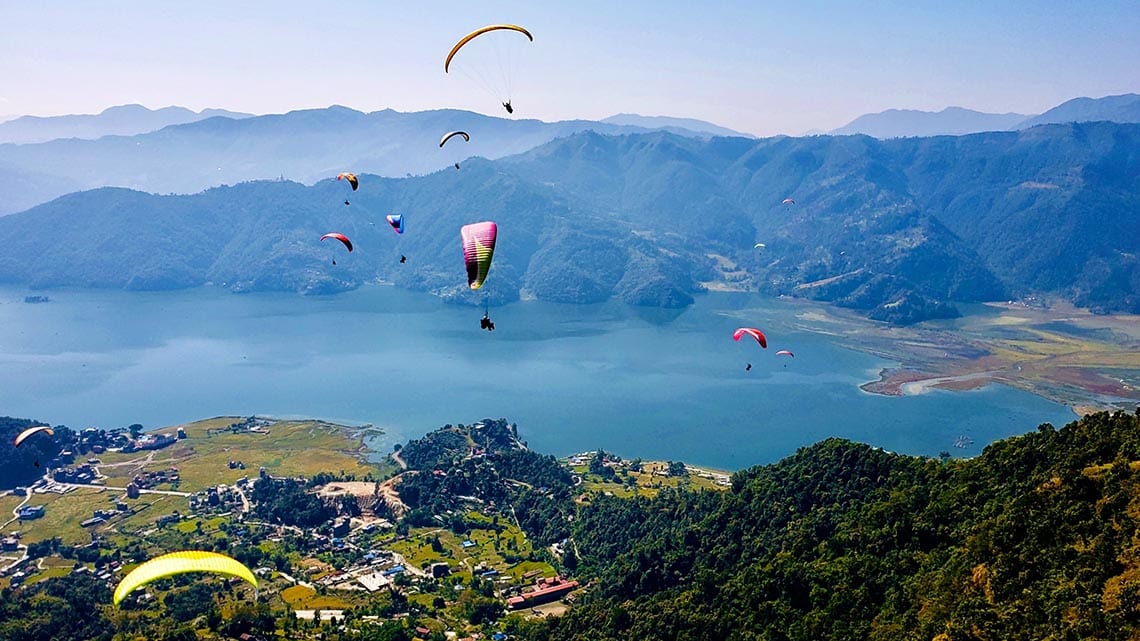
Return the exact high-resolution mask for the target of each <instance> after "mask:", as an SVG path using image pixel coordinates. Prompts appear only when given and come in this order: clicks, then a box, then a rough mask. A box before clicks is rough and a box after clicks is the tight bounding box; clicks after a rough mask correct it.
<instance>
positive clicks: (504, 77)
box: [443, 24, 534, 114]
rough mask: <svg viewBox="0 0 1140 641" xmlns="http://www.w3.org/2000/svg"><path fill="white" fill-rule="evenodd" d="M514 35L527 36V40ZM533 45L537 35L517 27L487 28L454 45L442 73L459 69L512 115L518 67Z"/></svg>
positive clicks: (474, 32) (507, 25)
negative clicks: (512, 95) (512, 99)
mask: <svg viewBox="0 0 1140 641" xmlns="http://www.w3.org/2000/svg"><path fill="white" fill-rule="evenodd" d="M512 32H515V33H512ZM515 34H522V35H524V36H526V40H523V39H522V38H520V37H518V35H515ZM531 42H534V36H532V35H531V34H530V32H529V31H527V30H526V29H524V28H523V27H520V26H518V25H513V24H493V25H488V26H486V27H482V28H480V29H476V30H475V31H472V32H471V33H469V34H467V35H465V36H463V37H462V38H460V39H459V42H457V43H455V46H454V47H452V48H451V51H449V52H448V53H447V58H446V59H445V60H444V61H443V71H444V73H450V72H451V70H452V69H456V70H457V71H458V72H459V73H460V74H462V75H464V76H466V77H467V78H469V79H470V80H471V81H472V82H474V83H475V84H477V85H479V86H480V87H482V88H483V90H484V91H486V92H487V93H489V94H490V95H492V96H494V97H495V98H496V99H497V100H498V102H499V104H501V105H503V108H504V109H506V110H507V113H509V114H513V113H514V111H515V110H514V107H513V106H512V104H511V94H512V90H513V85H514V76H515V73H516V71H517V69H516V67H517V66H518V65H519V63H521V62H522V61H523V60H524V59H525V56H524V55H523V51H522V49H523V48H525V47H529V45H530V43H531Z"/></svg>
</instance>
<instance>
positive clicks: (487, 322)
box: [479, 312, 495, 332]
mask: <svg viewBox="0 0 1140 641" xmlns="http://www.w3.org/2000/svg"><path fill="white" fill-rule="evenodd" d="M479 327H480V328H481V329H485V330H487V331H488V332H493V331H495V323H494V322H492V321H491V317H490V316H488V315H487V312H483V318H481V319H480V320H479Z"/></svg>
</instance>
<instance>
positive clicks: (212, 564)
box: [114, 550, 257, 605]
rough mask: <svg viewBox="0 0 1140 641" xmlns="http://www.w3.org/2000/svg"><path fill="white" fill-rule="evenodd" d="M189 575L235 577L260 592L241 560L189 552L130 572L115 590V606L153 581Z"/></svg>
mask: <svg viewBox="0 0 1140 641" xmlns="http://www.w3.org/2000/svg"><path fill="white" fill-rule="evenodd" d="M186 572H212V573H214V574H227V575H229V576H236V577H238V578H240V579H244V580H245V581H246V582H248V583H249V584H250V585H252V586H253V588H254V590H256V589H257V579H256V578H255V577H254V576H253V572H250V570H249V568H247V567H246V566H244V565H242V564H241V563H239V562H238V561H236V560H234V559H232V558H230V557H228V556H226V555H224V554H218V553H217V552H204V551H200V550H187V551H184V552H171V553H170V554H164V555H162V556H159V557H155V558H153V559H151V560H149V561H147V562H146V563H143V564H142V565H140V566H138V567H137V568H135V569H134V570H131V572H130V573H129V574H127V576H125V577H123V580H122V581H120V582H119V586H118V587H117V588H115V597H114V604H115V605H119V603H121V602H122V600H123V599H125V598H126V597H127V595H128V594H130V593H131V592H134V591H135V590H137V589H139V588H141V587H142V586H144V585H146V584H148V583H150V582H151V581H156V580H158V579H164V578H166V577H168V576H174V575H175V574H184V573H186Z"/></svg>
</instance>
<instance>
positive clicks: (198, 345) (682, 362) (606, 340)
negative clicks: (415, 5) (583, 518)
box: [0, 286, 1074, 469]
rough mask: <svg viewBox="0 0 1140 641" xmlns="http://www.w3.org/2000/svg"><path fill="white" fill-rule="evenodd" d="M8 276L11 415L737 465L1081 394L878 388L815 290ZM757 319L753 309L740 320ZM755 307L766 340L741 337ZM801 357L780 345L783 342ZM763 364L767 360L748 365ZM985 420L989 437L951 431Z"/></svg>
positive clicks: (924, 431)
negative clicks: (827, 326)
mask: <svg viewBox="0 0 1140 641" xmlns="http://www.w3.org/2000/svg"><path fill="white" fill-rule="evenodd" d="M28 293H29V292H27V291H25V290H16V289H0V415H9V416H19V417H26V418H35V419H38V420H43V421H48V422H50V423H52V424H66V425H69V426H71V427H72V428H83V427H88V426H92V425H96V426H100V427H107V428H110V427H121V426H125V425H128V424H130V423H142V424H143V425H145V426H146V427H148V428H149V427H159V426H165V425H172V424H177V423H182V422H187V421H191V420H196V419H200V418H206V417H210V416H216V415H230V414H234V415H250V414H265V415H273V416H283V417H294V416H304V417H319V418H324V419H328V420H332V421H341V422H346V423H350V424H361V423H372V424H374V425H377V426H380V427H383V428H384V429H385V431H386V435H385V436H384V437H383V438H382V439H380V440H379V441H378V442H377V443H374V444H373V445H374V446H375V447H379V448H388V447H390V446H391V445H392V444H393V443H395V442H398V441H404V440H407V439H408V438H414V437H417V436H420V435H422V434H423V433H425V432H427V431H429V430H431V429H433V428H435V427H438V426H440V425H443V424H445V423H470V422H474V421H476V420H478V419H481V418H484V417H496V418H497V417H506V418H508V419H510V420H512V421H514V422H516V423H518V425H519V431H520V434H521V436H522V438H523V439H524V440H526V441H528V442H529V444H530V445H531V447H533V448H536V449H538V450H540V451H543V452H550V453H553V454H557V455H565V454H569V453H572V452H578V451H583V450H587V449H596V448H599V447H600V448H604V449H606V450H608V451H613V452H616V453H618V454H620V455H622V456H625V457H635V456H638V457H642V458H653V459H680V460H685V461H688V462H691V463H695V464H701V465H708V466H712V467H719V468H723V469H740V468H744V467H748V466H750V465H754V464H758V463H768V462H772V461H775V460H778V459H780V458H782V457H784V456H787V455H788V454H790V453H792V452H793V451H795V449H796V448H797V447H800V446H804V445H809V444H811V443H814V442H816V441H819V440H821V439H824V438H827V437H829V436H840V437H844V438H849V439H853V440H857V441H862V442H865V443H869V444H872V445H875V446H879V447H882V448H885V449H888V450H893V451H898V452H905V453H912V454H927V455H937V454H938V452H940V451H943V450H947V451H950V452H952V453H953V454H955V455H966V456H969V455H973V454H976V453H978V452H979V451H980V450H981V447H982V446H984V445H985V444H986V443H988V442H990V441H993V440H995V439H998V438H1003V437H1006V436H1010V435H1014V434H1021V433H1024V432H1027V431H1030V430H1033V429H1034V428H1035V427H1036V426H1037V425H1038V424H1039V423H1043V422H1052V423H1054V424H1055V425H1058V426H1059V425H1062V424H1064V423H1066V422H1068V421H1071V420H1073V418H1074V415H1073V414H1072V412H1071V411H1070V410H1069V409H1068V408H1067V407H1065V406H1062V405H1059V404H1056V403H1053V402H1050V401H1047V400H1045V399H1042V398H1039V397H1036V396H1033V395H1031V394H1028V393H1025V392H1021V391H1018V390H1015V389H1011V388H1008V387H1004V386H996V385H995V386H990V387H987V388H984V389H981V390H975V391H970V392H947V391H939V390H934V391H931V392H929V393H926V394H921V395H918V396H911V397H901V398H898V397H884V396H877V395H872V394H868V393H865V392H863V391H861V390H860V389H859V387H858V386H859V385H860V384H861V383H863V382H866V381H868V380H872V379H874V378H876V377H877V373H878V371H879V369H880V368H882V367H884V366H890V365H893V364H894V363H891V362H889V361H884V360H882V359H880V358H877V357H874V356H869V355H866V354H861V353H858V352H854V351H851V350H849V349H846V348H843V347H841V346H839V345H838V344H837V343H836V342H835V340H834V339H832V338H831V337H828V336H825V335H820V334H814V333H807V332H803V331H799V330H795V329H793V327H794V321H795V316H796V314H799V313H802V312H803V311H804V308H803V306H801V305H796V304H792V303H788V302H784V301H778V300H772V299H767V298H761V297H757V296H752V295H746V294H719V293H718V294H709V295H705V296H702V297H700V298H699V299H698V302H697V304H696V305H694V306H692V307H690V308H689V309H686V310H684V311H679V312H678V311H668V310H656V309H641V308H633V307H629V306H626V305H622V304H619V303H607V304H602V305H557V304H551V303H542V302H521V303H516V304H512V305H509V306H506V307H503V308H499V309H492V310H491V312H492V313H491V315H492V317H493V319H494V320H495V323H496V331H495V332H486V331H482V330H480V329H479V322H478V321H479V317H480V316H481V310H476V309H473V308H467V307H456V306H452V305H446V304H444V303H442V302H441V301H439V300H438V299H436V298H434V297H432V296H429V295H426V294H418V293H412V292H407V291H402V290H399V289H395V288H392V287H380V286H375V287H367V288H364V289H361V290H358V291H355V292H350V293H346V294H341V295H337V296H328V297H300V296H295V295H291V294H249V295H240V296H239V295H234V294H230V293H228V292H223V291H217V290H213V289H197V290H192V291H181V292H160V293H128V292H118V291H90V290H82V291H71V290H68V291H52V292H47V294H48V295H49V296H50V297H51V299H52V302H50V303H43V304H27V303H24V302H23V297H24V296H25V295H26V294H28ZM742 319H747V321H742ZM740 325H756V326H759V327H761V328H763V329H764V331H765V332H766V333H767V334H768V337H769V348H768V349H767V350H761V349H760V348H759V346H758V345H756V343H755V342H751V343H748V342H744V341H742V342H740V343H736V342H734V341H733V340H732V338H731V335H732V331H733V329H735V328H736V327H738V326H740ZM785 348H786V349H792V350H793V351H794V352H795V354H796V357H795V358H794V359H787V358H783V357H776V356H775V352H776V350H779V349H785ZM746 362H751V363H752V365H753V369H752V371H751V372H745V371H744V365H745V363H746ZM960 435H967V436H969V437H970V438H972V439H973V440H974V442H975V445H973V446H972V447H970V448H967V449H957V448H954V447H953V443H954V440H955V439H956V438H958V437H959V436H960Z"/></svg>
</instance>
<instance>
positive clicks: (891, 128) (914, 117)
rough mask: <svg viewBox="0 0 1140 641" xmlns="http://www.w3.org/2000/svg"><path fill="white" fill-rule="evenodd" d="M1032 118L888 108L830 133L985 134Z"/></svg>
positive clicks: (951, 109) (878, 135)
mask: <svg viewBox="0 0 1140 641" xmlns="http://www.w3.org/2000/svg"><path fill="white" fill-rule="evenodd" d="M1028 117H1029V116H1027V115H1025V114H1017V113H1006V114H992V113H984V112H981V111H974V110H973V109H964V108H962V107H947V108H946V109H943V110H942V111H938V112H933V111H920V110H916V109H888V110H886V111H880V112H879V113H873V114H864V115H862V116H859V117H858V118H856V119H855V120H852V121H851V122H849V123H847V124H846V125H844V126H842V127H840V128H838V129H833V130H831V132H830V133H831V134H832V135H836V136H844V135H851V134H865V135H868V136H872V137H875V138H900V137H904V136H942V135H951V136H960V135H963V134H972V133H978V132H982V131H1005V130H1008V129H1013V128H1014V127H1016V126H1017V125H1018V124H1020V123H1021V122H1023V121H1024V120H1025V119H1026V118H1028Z"/></svg>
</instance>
